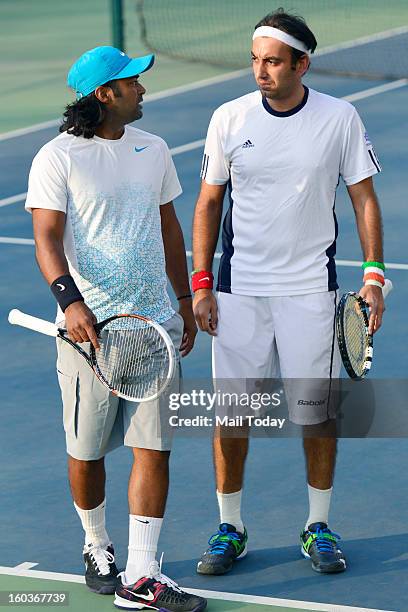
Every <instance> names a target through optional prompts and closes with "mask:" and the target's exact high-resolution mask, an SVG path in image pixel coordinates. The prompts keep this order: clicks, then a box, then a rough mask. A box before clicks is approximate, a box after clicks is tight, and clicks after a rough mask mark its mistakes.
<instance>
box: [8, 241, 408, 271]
mask: <svg viewBox="0 0 408 612" xmlns="http://www.w3.org/2000/svg"><path fill="white" fill-rule="evenodd" d="M0 244H26V245H30V246H32V245H34V244H35V243H34V240H33V239H32V238H12V237H10V238H9V237H8V236H0ZM186 255H187V257H192V256H193V253H192V252H191V251H186ZM221 255H222V253H214V259H220V258H221ZM336 264H337V265H338V266H346V267H352V268H360V267H361V261H353V260H350V259H336ZM384 265H385V267H386V268H387V270H408V264H400V263H387V262H385V264H384Z"/></svg>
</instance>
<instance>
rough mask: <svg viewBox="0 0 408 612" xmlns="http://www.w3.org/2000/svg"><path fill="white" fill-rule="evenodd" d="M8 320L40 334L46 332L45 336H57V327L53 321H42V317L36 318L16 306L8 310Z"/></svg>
mask: <svg viewBox="0 0 408 612" xmlns="http://www.w3.org/2000/svg"><path fill="white" fill-rule="evenodd" d="M8 321H9V323H11V324H12V325H21V327H27V328H28V329H32V330H33V331H36V332H39V333H40V334H46V335H47V336H54V337H56V336H58V327H57V326H56V325H54V323H50V322H49V321H44V319H38V318H37V317H32V316H31V315H28V314H25V313H24V312H21V310H17V308H13V310H10V312H9V316H8Z"/></svg>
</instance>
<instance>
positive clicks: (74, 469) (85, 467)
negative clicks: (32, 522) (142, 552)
mask: <svg viewBox="0 0 408 612" xmlns="http://www.w3.org/2000/svg"><path fill="white" fill-rule="evenodd" d="M68 477H69V483H70V487H71V493H72V498H73V500H74V506H75V509H76V511H77V513H78V516H79V518H80V519H81V523H82V527H83V529H84V531H85V546H84V551H83V552H84V561H85V566H86V574H85V581H86V584H87V586H88V587H89V588H90V589H91V591H93V592H95V593H99V594H103V595H105V594H112V593H114V592H115V588H116V577H117V574H118V570H117V568H116V565H115V558H114V551H113V547H112V544H111V541H110V538H109V535H108V533H107V531H106V526H105V506H106V501H105V480H106V474H105V465H104V458H102V459H98V460H95V461H83V460H79V459H75V458H74V457H71V456H70V455H68Z"/></svg>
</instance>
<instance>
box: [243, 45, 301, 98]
mask: <svg viewBox="0 0 408 612" xmlns="http://www.w3.org/2000/svg"><path fill="white" fill-rule="evenodd" d="M307 66H308V59H307V57H306V56H304V58H301V59H300V60H299V61H298V62H297V63H296V64H295V65H293V61H292V53H291V48H290V47H289V46H288V45H286V44H285V43H283V42H281V41H280V40H276V39H275V38H266V37H259V38H255V40H254V41H253V44H252V67H253V71H254V75H255V80H256V82H257V84H258V87H259V89H260V90H261V93H262V95H263V96H265V97H266V98H269V99H270V100H284V99H285V98H288V97H289V96H290V95H291V94H293V93H294V91H295V90H296V88H297V87H298V85H299V83H300V82H301V79H302V76H303V74H304V73H305V72H306V69H307Z"/></svg>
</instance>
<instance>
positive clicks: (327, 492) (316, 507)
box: [305, 484, 333, 529]
mask: <svg viewBox="0 0 408 612" xmlns="http://www.w3.org/2000/svg"><path fill="white" fill-rule="evenodd" d="M307 489H308V492H309V516H308V519H307V521H306V526H305V529H307V528H308V527H309V525H311V524H312V523H326V525H328V523H329V509H330V500H331V495H332V491H333V487H331V489H315V488H314V487H312V486H311V485H310V484H308V485H307Z"/></svg>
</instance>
